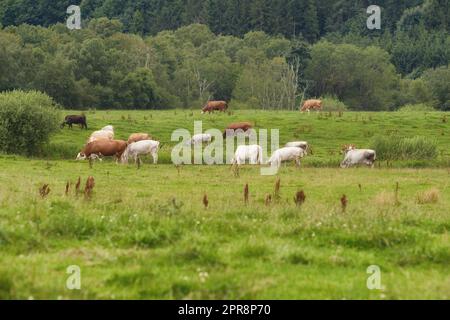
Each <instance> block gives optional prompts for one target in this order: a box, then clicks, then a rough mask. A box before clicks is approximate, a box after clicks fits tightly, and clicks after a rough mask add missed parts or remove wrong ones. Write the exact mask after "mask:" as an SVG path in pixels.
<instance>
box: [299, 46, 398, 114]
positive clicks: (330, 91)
mask: <svg viewBox="0 0 450 320" xmlns="http://www.w3.org/2000/svg"><path fill="white" fill-rule="evenodd" d="M305 74H306V78H307V79H308V80H312V81H313V88H312V92H313V95H314V96H316V97H319V96H323V95H335V96H337V97H338V98H339V99H340V100H341V101H343V102H344V103H345V104H347V105H349V106H350V107H351V108H352V109H356V110H389V109H391V108H394V107H395V100H394V93H395V89H396V88H398V86H399V79H398V76H397V75H396V73H395V68H394V66H393V65H392V64H391V63H390V61H389V54H388V53H387V52H385V51H383V50H382V49H380V48H377V47H367V48H358V47H356V46H353V45H348V44H341V45H334V44H331V43H329V42H319V43H317V44H316V45H314V46H313V47H312V50H311V62H310V63H309V65H308V67H307V69H306V73H305Z"/></svg>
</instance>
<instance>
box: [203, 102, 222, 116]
mask: <svg viewBox="0 0 450 320" xmlns="http://www.w3.org/2000/svg"><path fill="white" fill-rule="evenodd" d="M227 109H228V103H227V102H226V101H208V103H207V104H206V105H205V106H204V107H203V109H202V114H204V113H206V112H208V113H211V112H212V113H214V111H221V112H222V111H223V112H225V111H227Z"/></svg>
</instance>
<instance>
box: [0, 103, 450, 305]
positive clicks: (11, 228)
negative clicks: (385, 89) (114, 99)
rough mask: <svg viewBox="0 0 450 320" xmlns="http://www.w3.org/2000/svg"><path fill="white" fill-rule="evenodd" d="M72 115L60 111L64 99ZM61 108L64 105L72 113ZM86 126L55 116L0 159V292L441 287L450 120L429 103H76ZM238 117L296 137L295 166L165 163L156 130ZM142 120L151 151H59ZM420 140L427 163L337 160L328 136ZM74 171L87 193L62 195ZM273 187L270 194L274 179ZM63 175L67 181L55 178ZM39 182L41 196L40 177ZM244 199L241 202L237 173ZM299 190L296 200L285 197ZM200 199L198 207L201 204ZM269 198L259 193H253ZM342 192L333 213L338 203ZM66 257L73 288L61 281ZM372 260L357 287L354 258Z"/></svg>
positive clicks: (59, 295) (326, 295) (347, 295)
mask: <svg viewBox="0 0 450 320" xmlns="http://www.w3.org/2000/svg"><path fill="white" fill-rule="evenodd" d="M68 113H71V112H68ZM72 113H73V112H72ZM87 116H88V125H89V126H90V130H89V131H81V130H80V129H78V128H74V129H72V130H70V129H64V130H62V131H60V132H59V133H58V134H57V135H56V136H54V137H53V138H52V140H51V143H50V145H49V146H47V147H46V149H45V150H44V155H43V156H42V157H41V158H34V159H26V158H23V157H19V156H6V155H1V156H0V248H1V250H0V298H1V299H10V298H13V299H14V298H23V299H27V298H30V299H44V298H48V299H448V298H449V297H450V273H449V271H448V266H449V264H450V249H449V248H450V240H449V236H448V230H449V227H450V197H449V195H450V166H449V158H450V154H449V152H450V151H449V147H450V139H449V136H448V135H449V134H450V132H449V130H448V129H449V124H448V122H446V121H445V119H446V118H445V117H446V115H445V114H444V113H420V112H418V113H406V114H403V113H344V114H342V115H339V114H336V113H334V114H331V115H329V114H310V115H307V114H304V115H301V114H299V113H294V112H255V111H237V112H234V113H232V114H220V115H219V114H216V115H205V116H203V117H202V116H201V115H200V114H199V113H198V111H180V110H172V111H147V112H144V111H110V112H106V111H105V112H103V111H102V112H100V111H91V112H88V113H87ZM194 120H204V128H205V129H209V128H223V127H225V125H226V124H228V123H229V122H233V121H244V120H248V121H252V122H254V123H255V124H256V127H258V128H268V129H270V128H279V129H280V134H281V140H282V141H280V142H281V143H285V142H288V141H290V140H298V139H301V140H307V141H309V142H310V143H311V144H312V146H313V148H314V155H312V156H309V157H308V158H307V159H305V160H304V162H303V166H302V168H301V169H296V168H294V167H293V166H292V165H288V166H287V167H283V168H282V169H281V170H280V172H279V174H278V176H261V175H260V172H259V168H256V167H250V166H245V167H243V168H242V169H241V170H240V174H239V176H238V177H236V176H234V175H233V172H232V171H231V170H230V168H229V167H228V166H182V167H179V168H176V167H174V166H173V165H171V164H170V147H171V146H172V145H173V144H174V143H173V142H171V141H170V134H171V133H172V130H174V129H176V128H187V129H190V130H192V128H193V121H194ZM107 124H112V125H114V126H115V128H116V136H117V137H118V138H123V139H125V138H127V136H128V135H129V134H130V133H132V132H141V131H144V132H149V133H151V134H153V135H154V136H155V137H156V138H158V139H160V140H161V142H162V143H163V145H164V146H163V150H162V151H161V156H160V158H161V160H162V161H161V162H162V163H161V164H158V165H153V164H150V160H148V159H147V160H146V161H145V164H144V165H143V166H142V167H141V168H140V169H137V168H136V167H135V166H134V165H130V166H121V165H120V166H117V165H116V164H114V163H113V162H112V161H105V162H103V163H95V164H94V166H93V167H92V168H90V167H89V165H88V163H87V162H77V161H74V160H73V159H74V157H75V155H76V153H77V152H78V151H79V149H80V148H81V147H82V145H83V143H84V141H85V139H86V138H87V136H88V135H89V133H90V132H91V131H92V130H94V129H99V128H101V127H103V126H104V125H107ZM388 133H394V134H396V135H399V136H415V135H421V136H425V137H429V138H432V139H435V141H436V143H437V145H438V148H439V156H438V158H437V159H435V160H432V161H428V162H427V161H413V162H410V161H402V162H395V163H392V164H391V165H390V166H387V164H384V163H381V165H380V166H377V167H376V168H375V169H368V168H354V169H348V170H342V169H339V168H338V165H339V161H340V160H341V157H342V156H341V155H340V154H339V150H340V146H341V145H342V144H344V143H355V144H357V145H358V146H361V147H365V146H367V145H368V144H370V140H371V138H372V137H373V136H375V135H377V134H388ZM88 176H93V177H94V178H95V182H96V185H95V187H94V191H93V194H92V196H91V197H90V198H86V197H84V195H83V194H79V195H78V196H77V195H76V194H75V190H74V189H75V183H76V181H77V179H78V177H81V178H82V186H81V188H82V189H83V187H84V182H85V180H86V178H87V177H88ZM277 179H280V181H281V187H280V190H279V193H278V194H276V193H275V191H274V189H275V183H276V180H277ZM67 182H70V188H69V192H68V194H66V193H65V191H66V189H65V188H66V184H67ZM44 184H48V185H49V188H50V193H49V194H48V195H47V196H44V197H41V196H40V194H39V188H41V187H42V186H43V185H44ZM246 184H248V185H249V200H248V203H247V204H246V203H245V202H244V186H245V185H246ZM300 190H303V191H304V193H305V195H306V200H305V202H304V203H303V204H302V205H301V206H297V205H296V204H295V202H294V196H295V194H296V192H298V191H300ZM205 194H207V197H208V207H207V208H205V206H204V203H203V201H202V199H203V197H204V195H205ZM268 195H272V201H271V202H270V203H266V198H267V196H268ZM343 195H345V196H346V198H347V199H348V204H347V206H346V208H345V210H344V208H343V207H342V203H341V201H340V199H341V197H342V196H343ZM70 265H78V266H79V267H80V268H81V290H69V289H67V288H66V280H67V278H68V277H69V275H68V274H67V273H66V269H67V267H68V266H70ZM371 265H377V266H379V267H380V269H381V282H382V286H383V289H382V290H369V289H368V288H367V285H366V281H367V278H368V277H369V276H370V275H369V274H367V272H366V271H367V268H368V267H369V266H371Z"/></svg>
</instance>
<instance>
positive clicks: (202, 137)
mask: <svg viewBox="0 0 450 320" xmlns="http://www.w3.org/2000/svg"><path fill="white" fill-rule="evenodd" d="M211 141H212V135H210V134H208V133H200V134H196V135H194V136H193V137H192V138H191V139H189V140H187V141H186V145H187V146H191V145H192V146H195V145H199V144H203V143H204V142H206V143H208V142H211Z"/></svg>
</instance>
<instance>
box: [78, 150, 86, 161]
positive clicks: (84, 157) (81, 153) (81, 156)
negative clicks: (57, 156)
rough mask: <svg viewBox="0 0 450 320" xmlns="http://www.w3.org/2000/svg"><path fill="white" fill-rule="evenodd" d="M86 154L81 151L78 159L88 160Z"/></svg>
mask: <svg viewBox="0 0 450 320" xmlns="http://www.w3.org/2000/svg"><path fill="white" fill-rule="evenodd" d="M86 158H87V157H86V154H84V153H83V152H80V153H79V154H78V155H77V161H80V160H86Z"/></svg>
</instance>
